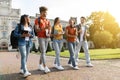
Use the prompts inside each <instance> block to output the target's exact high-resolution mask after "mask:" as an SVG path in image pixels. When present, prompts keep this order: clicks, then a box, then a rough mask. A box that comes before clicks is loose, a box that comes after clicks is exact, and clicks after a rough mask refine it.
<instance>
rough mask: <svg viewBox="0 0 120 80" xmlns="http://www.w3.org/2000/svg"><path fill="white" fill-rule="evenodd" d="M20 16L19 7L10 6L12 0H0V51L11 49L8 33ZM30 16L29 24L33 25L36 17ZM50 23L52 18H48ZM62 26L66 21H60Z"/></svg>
mask: <svg viewBox="0 0 120 80" xmlns="http://www.w3.org/2000/svg"><path fill="white" fill-rule="evenodd" d="M20 16H21V11H20V9H13V8H12V0H0V51H3V50H12V48H11V45H10V34H11V31H12V30H13V29H14V28H15V27H16V25H17V23H19V20H20ZM38 16H39V14H36V16H35V17H34V16H30V20H31V22H30V23H31V25H32V26H33V25H34V20H35V18H36V17H38ZM49 20H50V22H51V25H53V21H54V20H53V19H49ZM61 24H62V25H63V27H65V26H66V25H67V24H68V22H67V21H63V20H62V21H61Z"/></svg>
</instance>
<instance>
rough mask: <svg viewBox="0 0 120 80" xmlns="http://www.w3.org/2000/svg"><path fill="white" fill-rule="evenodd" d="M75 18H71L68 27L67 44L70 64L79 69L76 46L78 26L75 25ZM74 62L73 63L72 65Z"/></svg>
mask: <svg viewBox="0 0 120 80" xmlns="http://www.w3.org/2000/svg"><path fill="white" fill-rule="evenodd" d="M74 23H75V22H74V20H72V19H70V20H69V25H68V26H67V27H66V32H65V33H66V36H67V44H68V50H69V53H70V58H69V61H68V64H69V66H71V67H73V69H75V70H78V69H79V68H78V66H77V65H76V64H75V58H74V55H75V47H76V37H77V28H76V27H75V26H74ZM71 63H72V65H71Z"/></svg>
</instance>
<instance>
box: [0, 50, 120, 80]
mask: <svg viewBox="0 0 120 80" xmlns="http://www.w3.org/2000/svg"><path fill="white" fill-rule="evenodd" d="M16 54H17V52H0V80H120V59H117V60H93V61H92V63H93V64H94V67H92V68H89V67H86V66H85V61H84V60H81V61H80V62H79V68H80V69H79V70H73V69H72V68H70V67H68V65H67V61H68V58H62V59H61V64H62V65H63V67H64V68H65V70H64V71H58V70H56V69H55V68H54V67H53V62H54V57H49V56H48V57H47V65H48V67H49V68H50V70H51V72H50V73H48V74H44V72H42V71H38V61H39V55H35V54H30V56H29V59H28V69H29V71H30V72H31V73H32V75H31V76H29V77H27V78H26V79H24V78H23V77H22V75H21V74H18V73H19V68H20V59H17V58H16Z"/></svg>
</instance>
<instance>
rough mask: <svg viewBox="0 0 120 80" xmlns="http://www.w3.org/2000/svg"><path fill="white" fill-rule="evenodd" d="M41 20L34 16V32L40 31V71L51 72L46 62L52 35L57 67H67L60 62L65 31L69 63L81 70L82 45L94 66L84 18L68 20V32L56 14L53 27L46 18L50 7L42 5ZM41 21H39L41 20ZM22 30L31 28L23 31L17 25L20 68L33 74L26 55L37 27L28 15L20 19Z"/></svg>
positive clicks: (88, 59) (23, 72) (21, 70)
mask: <svg viewBox="0 0 120 80" xmlns="http://www.w3.org/2000/svg"><path fill="white" fill-rule="evenodd" d="M39 11H40V17H39V18H40V19H38V18H36V19H35V31H36V32H37V37H38V43H39V47H40V52H41V54H40V61H39V67H38V68H39V70H43V71H44V72H45V73H48V72H50V69H49V68H48V67H47V65H46V50H47V46H48V41H49V40H48V39H49V38H50V37H53V47H54V50H55V54H56V55H55V61H54V67H55V68H57V69H58V70H64V68H63V67H62V65H61V63H60V52H61V48H62V46H63V34H65V35H66V37H67V39H66V40H67V44H68V50H69V53H70V58H69V61H68V65H69V66H70V67H72V68H73V69H75V70H78V69H79V67H78V61H79V59H78V54H79V52H80V49H81V47H83V49H84V52H85V57H86V63H87V66H89V67H92V66H93V65H92V64H91V62H90V56H89V51H88V44H87V40H86V36H89V34H88V33H87V28H88V27H87V26H86V25H85V20H86V19H85V17H81V18H80V21H81V22H80V24H78V25H75V21H74V20H73V19H70V20H69V24H68V26H66V29H65V31H63V27H62V25H61V23H60V18H59V17H56V18H55V20H54V25H53V28H52V27H51V25H50V21H49V20H48V19H46V15H47V8H46V7H44V6H42V7H40V8H39ZM39 20H40V21H39ZM20 24H21V29H22V30H26V31H28V33H20V32H19V29H18V27H19V26H16V28H15V31H14V34H15V36H16V37H18V39H19V40H18V49H19V51H20V54H21V68H20V73H21V74H23V76H24V77H27V76H30V75H31V73H30V72H29V71H28V69H27V64H26V63H27V58H28V55H29V53H30V49H31V47H32V38H33V37H34V30H33V28H32V27H31V26H30V19H29V16H28V15H22V16H21V19H20Z"/></svg>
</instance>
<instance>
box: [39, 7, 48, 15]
mask: <svg viewBox="0 0 120 80" xmlns="http://www.w3.org/2000/svg"><path fill="white" fill-rule="evenodd" d="M47 10H48V9H47V8H46V7H45V6H41V7H40V8H39V11H40V13H41V12H43V11H47Z"/></svg>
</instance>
